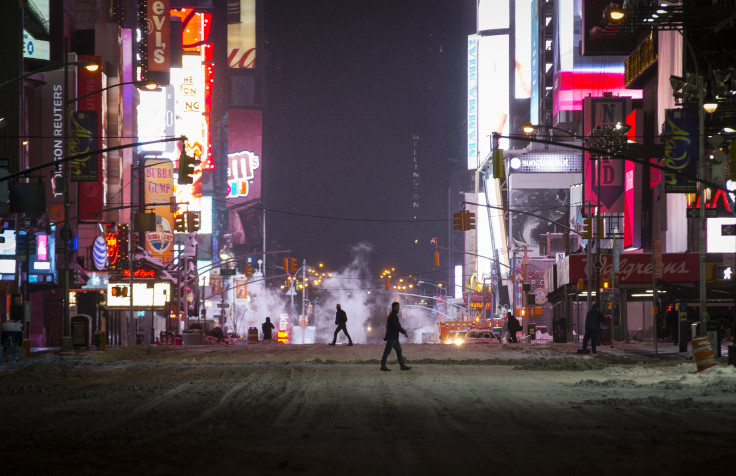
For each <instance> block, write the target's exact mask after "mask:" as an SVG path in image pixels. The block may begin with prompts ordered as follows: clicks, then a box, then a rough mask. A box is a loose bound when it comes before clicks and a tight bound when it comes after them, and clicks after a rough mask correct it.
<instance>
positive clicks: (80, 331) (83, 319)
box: [70, 314, 90, 349]
mask: <svg viewBox="0 0 736 476" xmlns="http://www.w3.org/2000/svg"><path fill="white" fill-rule="evenodd" d="M70 322H71V333H72V346H73V347H74V348H75V349H86V348H88V347H89V343H90V335H89V334H90V317H89V316H88V315H87V314H77V315H76V316H73V317H72V318H71V321H70Z"/></svg>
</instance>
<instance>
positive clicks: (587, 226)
mask: <svg viewBox="0 0 736 476" xmlns="http://www.w3.org/2000/svg"><path fill="white" fill-rule="evenodd" d="M583 236H584V237H586V238H593V219H592V218H583Z"/></svg>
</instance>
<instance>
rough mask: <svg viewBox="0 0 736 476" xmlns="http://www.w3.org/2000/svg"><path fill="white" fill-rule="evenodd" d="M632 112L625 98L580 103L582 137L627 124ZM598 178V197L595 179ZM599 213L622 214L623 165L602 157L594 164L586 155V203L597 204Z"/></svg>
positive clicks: (588, 100)
mask: <svg viewBox="0 0 736 476" xmlns="http://www.w3.org/2000/svg"><path fill="white" fill-rule="evenodd" d="M630 109H631V99H630V98H625V97H598V98H592V97H589V98H585V99H583V117H584V120H585V123H584V129H585V135H586V136H588V135H589V134H590V133H591V132H592V131H593V130H594V129H595V128H597V127H605V126H614V125H616V123H618V122H620V123H622V124H624V123H625V122H626V116H627V115H628V111H629V110H630ZM599 178H600V197H598V179H599ZM599 198H600V203H601V212H603V213H621V212H623V211H624V161H623V160H621V159H610V158H606V157H603V158H601V159H599V160H594V159H593V158H592V157H591V155H590V154H589V153H588V152H586V153H585V201H586V202H591V203H598V199H599Z"/></svg>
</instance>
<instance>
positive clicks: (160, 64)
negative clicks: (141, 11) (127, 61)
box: [146, 0, 171, 73]
mask: <svg viewBox="0 0 736 476" xmlns="http://www.w3.org/2000/svg"><path fill="white" fill-rule="evenodd" d="M146 46H147V47H148V50H147V54H148V65H147V66H148V71H152V72H159V73H168V72H169V68H170V67H171V20H170V19H169V0H147V1H146Z"/></svg>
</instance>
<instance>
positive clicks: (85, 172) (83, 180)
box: [70, 56, 107, 221]
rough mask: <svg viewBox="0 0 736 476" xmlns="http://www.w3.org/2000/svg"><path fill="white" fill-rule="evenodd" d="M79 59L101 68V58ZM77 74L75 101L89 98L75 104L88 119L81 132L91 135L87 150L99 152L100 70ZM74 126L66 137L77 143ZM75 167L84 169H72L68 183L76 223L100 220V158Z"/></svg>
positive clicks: (102, 187)
mask: <svg viewBox="0 0 736 476" xmlns="http://www.w3.org/2000/svg"><path fill="white" fill-rule="evenodd" d="M79 59H80V61H84V60H94V61H97V62H98V63H99V64H102V57H100V56H80V57H79ZM78 74H79V80H78V84H77V97H83V96H86V95H88V94H91V95H90V96H87V97H84V98H83V99H80V100H79V101H77V108H78V110H79V111H89V112H87V113H85V115H89V120H88V121H89V122H88V127H87V128H85V129H87V130H90V132H91V134H90V136H89V138H88V142H87V143H88V145H89V147H90V148H91V150H102V149H104V148H105V147H106V145H107V144H106V143H105V139H104V136H105V131H104V128H103V124H102V118H103V108H102V101H103V99H104V97H105V96H104V94H105V93H104V92H100V90H101V89H102V88H103V87H104V86H103V84H102V82H103V81H102V79H103V77H102V69H98V70H97V71H87V70H86V69H84V68H79V70H78ZM93 121H94V124H92V122H93ZM77 126H78V124H76V123H75V122H74V121H73V122H72V126H71V127H70V133H71V135H72V136H73V137H75V139H74V140H78V139H77V138H78V137H79V135H80V133H81V132H83V131H81V130H78V129H77ZM92 127H94V129H92ZM72 143H74V142H72ZM76 162H77V161H75V163H76ZM79 165H83V166H84V167H83V168H82V169H76V168H75V167H73V168H72V181H75V182H79V185H78V187H79V200H78V213H79V217H80V220H82V221H90V220H92V221H97V220H102V213H101V212H100V210H102V209H104V208H105V204H106V200H105V198H106V193H105V186H106V183H107V181H106V174H105V164H104V161H103V157H102V154H95V155H93V156H89V157H86V158H85V159H83V160H81V161H79Z"/></svg>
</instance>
